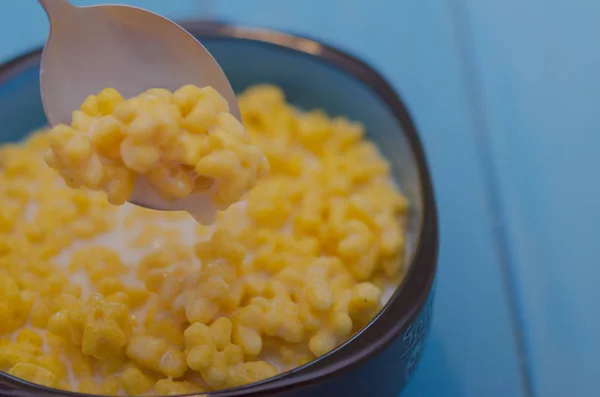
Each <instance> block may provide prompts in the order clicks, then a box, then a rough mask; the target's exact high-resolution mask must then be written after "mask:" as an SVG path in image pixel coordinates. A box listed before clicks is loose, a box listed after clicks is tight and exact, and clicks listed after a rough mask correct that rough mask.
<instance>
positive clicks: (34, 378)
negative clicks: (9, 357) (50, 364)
mask: <svg viewBox="0 0 600 397" xmlns="http://www.w3.org/2000/svg"><path fill="white" fill-rule="evenodd" d="M8 373H9V374H10V375H12V376H16V377H18V378H23V379H25V380H27V381H29V382H32V383H37V384H38V385H42V386H46V387H54V386H56V384H57V380H56V375H54V374H53V373H52V372H51V371H49V370H47V369H46V368H43V367H40V366H38V365H35V364H29V363H18V364H16V365H14V366H13V367H12V368H11V369H10V370H9V371H8Z"/></svg>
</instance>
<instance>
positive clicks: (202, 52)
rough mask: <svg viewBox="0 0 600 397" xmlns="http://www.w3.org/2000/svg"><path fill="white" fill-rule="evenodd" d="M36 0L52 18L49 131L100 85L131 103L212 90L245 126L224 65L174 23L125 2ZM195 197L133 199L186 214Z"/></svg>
mask: <svg viewBox="0 0 600 397" xmlns="http://www.w3.org/2000/svg"><path fill="white" fill-rule="evenodd" d="M38 1H39V3H40V4H41V5H42V7H44V9H45V10H46V13H47V14H48V18H49V20H50V34H49V37H48V41H47V42H46V46H45V47H44V52H43V54H42V60H41V69H40V86H41V95H42V103H43V106H44V112H45V113H46V117H47V119H48V122H49V124H50V125H51V126H55V125H57V124H60V123H65V124H69V123H70V122H71V113H72V111H73V110H75V109H78V108H79V106H80V105H81V103H82V102H83V101H84V99H85V98H86V97H87V96H88V95H91V94H96V93H98V92H99V91H100V90H102V89H103V88H107V87H112V88H115V89H117V90H118V91H119V92H120V93H121V95H123V97H125V98H130V97H133V96H136V95H138V94H140V93H142V92H144V91H146V90H148V89H150V88H166V89H168V90H170V91H173V90H176V89H177V88H179V87H181V86H183V85H186V84H195V85H197V86H199V87H204V86H211V87H213V88H214V89H215V90H217V91H218V92H219V93H220V94H221V95H222V96H223V97H224V98H225V99H226V100H227V102H228V103H229V108H230V112H231V114H232V115H234V116H235V117H236V118H237V119H238V120H240V121H241V115H240V110H239V107H238V103H237V100H236V97H235V93H234V92H233V89H232V88H231V85H230V84H229V80H228V79H227V77H226V76H225V74H224V73H223V71H222V70H221V67H220V66H219V64H218V63H217V62H216V61H215V59H214V58H213V57H212V56H211V54H210V53H209V52H208V50H206V48H204V46H202V44H200V43H199V42H198V40H196V39H195V38H194V36H192V35H191V34H190V33H188V32H187V31H185V30H184V29H183V28H182V27H181V26H179V25H177V24H176V23H175V22H173V21H170V20H168V19H167V18H164V17H161V16H160V15H157V14H154V13H152V12H149V11H146V10H143V9H141V8H137V7H130V6H124V5H97V6H89V7H76V6H74V5H72V4H71V3H70V2H69V0H38ZM138 179H140V178H138ZM193 198H194V197H189V198H188V199H183V200H176V201H172V202H170V201H167V200H164V199H162V198H161V197H160V195H159V194H158V193H156V192H155V191H154V189H142V188H139V189H138V187H137V184H136V188H135V189H134V194H133V196H132V199H131V200H130V201H131V202H132V203H133V204H136V205H139V206H142V207H146V208H151V209H159V210H189V209H190V208H192V207H196V206H197V205H198V202H197V201H196V200H192V199H193ZM190 206H191V207H190Z"/></svg>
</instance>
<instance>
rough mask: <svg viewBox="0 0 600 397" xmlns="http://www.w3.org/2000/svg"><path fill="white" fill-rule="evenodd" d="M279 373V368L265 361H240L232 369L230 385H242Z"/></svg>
mask: <svg viewBox="0 0 600 397" xmlns="http://www.w3.org/2000/svg"><path fill="white" fill-rule="evenodd" d="M275 375H277V369H275V367H274V366H272V365H271V364H269V363H267V362H265V361H253V362H246V363H240V364H238V365H236V366H234V367H232V368H231V369H230V373H229V381H228V386H230V387H235V386H241V385H245V384H248V383H252V382H258V381H260V380H263V379H267V378H270V377H272V376H275Z"/></svg>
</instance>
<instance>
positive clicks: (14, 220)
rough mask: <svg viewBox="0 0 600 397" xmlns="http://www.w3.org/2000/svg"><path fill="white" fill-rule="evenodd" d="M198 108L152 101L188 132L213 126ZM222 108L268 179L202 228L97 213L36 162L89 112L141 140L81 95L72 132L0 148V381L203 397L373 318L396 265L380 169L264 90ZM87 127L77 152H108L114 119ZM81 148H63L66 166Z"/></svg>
mask: <svg viewBox="0 0 600 397" xmlns="http://www.w3.org/2000/svg"><path fill="white" fill-rule="evenodd" d="M197 94H198V91H197V90H195V89H192V88H186V89H183V90H182V91H177V92H176V93H175V94H170V93H168V92H165V91H152V95H153V96H154V97H155V99H154V100H156V101H164V100H166V98H169V95H170V98H171V101H172V103H173V104H174V106H177V107H178V109H180V112H181V113H182V114H185V116H184V117H185V118H188V117H189V119H188V121H190V122H191V120H194V122H193V123H192V124H193V125H202V126H203V127H202V128H205V126H207V125H211V123H214V122H215V121H214V118H212V116H211V114H210V112H205V111H203V110H202V109H197V108H196V107H195V105H194V103H195V102H194V101H195V100H196V95H197ZM148 95H150V94H148ZM239 99H240V106H241V110H242V114H243V118H244V123H245V127H246V131H247V133H248V136H249V138H250V140H251V142H253V144H255V145H257V147H259V148H260V149H261V150H262V151H263V152H264V153H265V154H266V156H267V158H268V161H269V163H270V164H271V172H270V175H269V176H268V177H266V178H264V179H262V180H260V181H259V182H258V183H257V184H256V186H255V187H254V188H253V189H252V190H251V191H250V192H249V194H248V196H247V198H246V199H245V200H244V201H242V202H240V203H237V204H234V205H232V206H231V207H230V208H229V209H227V210H225V211H223V212H221V213H220V214H219V217H218V220H217V222H216V223H215V224H214V225H212V226H210V227H206V226H202V227H200V226H198V224H197V223H195V221H194V220H193V219H192V218H191V217H189V216H187V215H185V214H183V215H182V214H178V213H160V212H152V211H148V210H144V209H140V208H136V207H134V206H131V205H129V204H125V205H122V206H119V207H113V206H111V205H109V204H108V202H107V198H106V195H105V194H104V193H102V192H94V191H91V190H83V189H72V188H70V187H69V184H71V185H74V184H73V183H72V181H70V180H68V179H67V180H64V179H63V178H61V176H60V175H59V174H58V173H57V172H56V171H55V170H53V169H51V168H49V167H48V166H47V165H46V164H45V160H44V152H45V150H46V149H47V148H48V147H51V145H53V144H54V143H55V142H56V140H57V139H58V140H60V139H63V138H64V139H66V138H69V139H72V138H73V136H72V135H73V132H72V130H75V129H83V130H85V129H87V128H90V125H91V123H93V122H94V117H95V115H97V113H102V112H103V114H104V113H107V112H112V113H111V114H112V115H113V117H114V118H115V119H116V120H119V122H121V123H125V122H129V123H131V124H133V125H134V126H135V128H136V130H135V133H136V134H137V135H136V139H140V140H143V139H144V134H146V133H149V132H148V128H149V127H148V125H147V124H144V123H143V122H142V121H143V120H141V121H140V120H137V119H136V118H135V117H136V112H135V109H134V108H135V106H134V107H132V106H128V105H122V104H123V103H125V104H126V103H127V102H123V101H122V100H121V99H120V97H119V96H118V94H117V93H116V92H114V91H107V92H103V93H102V95H99V96H97V97H90V98H88V99H87V100H86V102H85V103H84V106H83V107H82V110H81V111H79V112H76V113H75V114H74V117H73V124H74V126H72V127H69V128H71V129H68V128H62V127H61V128H59V129H58V130H55V131H54V132H52V133H51V134H49V133H48V132H47V131H40V132H38V133H35V134H33V135H32V136H31V137H29V138H28V139H27V141H25V142H23V143H21V144H6V145H3V146H1V147H0V208H2V213H1V214H0V298H1V299H0V313H2V315H3V317H2V318H3V321H2V323H1V324H0V370H1V371H4V372H7V373H10V374H13V375H15V376H18V377H21V378H24V379H26V380H29V381H31V382H35V383H39V384H42V385H47V386H51V387H55V388H59V389H64V390H70V391H80V392H84V393H96V394H103V395H177V394H186V393H194V392H204V391H210V390H215V389H221V388H227V387H235V386H239V385H242V384H246V383H249V382H255V381H258V380H261V379H265V378H268V377H271V376H273V375H275V374H277V373H279V372H281V371H285V370H288V369H291V368H293V367H295V366H298V365H303V364H305V363H307V362H309V361H310V360H313V359H315V358H317V357H320V356H322V355H324V354H327V353H328V352H330V351H331V350H332V349H334V348H335V347H337V346H338V345H340V344H341V343H342V342H344V341H345V340H347V339H348V338H349V337H350V336H351V335H352V334H353V333H355V332H356V331H358V330H359V329H360V328H361V327H362V326H364V324H366V323H367V322H368V321H370V319H372V318H373V316H374V315H375V314H376V313H377V311H378V310H379V309H380V308H381V304H382V301H381V300H382V292H383V288H384V287H386V286H388V287H390V286H391V287H393V286H395V285H396V284H395V283H397V282H398V280H401V278H402V269H403V266H402V257H403V252H404V251H403V247H404V237H405V236H404V230H403V224H402V222H401V220H402V217H403V215H404V213H405V211H406V209H407V202H406V200H405V199H404V197H403V196H402V195H401V194H400V193H399V191H398V190H397V189H396V187H395V186H394V184H393V183H392V182H391V176H390V171H389V165H388V163H387V162H386V161H385V160H384V159H383V158H382V157H381V155H380V154H379V152H378V151H377V149H376V147H375V146H374V145H373V144H372V143H370V142H369V141H367V140H366V139H365V138H364V133H363V129H362V127H361V126H360V125H359V124H357V123H353V122H350V121H348V120H346V119H342V118H330V117H328V116H326V115H325V114H324V113H322V112H318V111H317V112H302V111H299V110H297V109H295V108H293V107H292V106H290V105H289V104H287V103H286V102H285V99H284V96H283V93H282V92H281V90H279V89H278V88H276V87H273V86H256V87H253V88H250V89H249V90H247V91H246V92H245V93H243V94H242V95H240V97H239ZM210 104H211V106H217V107H218V106H221V105H220V104H219V101H218V98H214V99H211V100H210ZM103 117H104V116H103ZM102 120H105V121H103V122H105V123H107V125H108V127H106V131H105V133H106V136H105V138H106V139H107V141H106V142H104V141H102V140H101V141H102V142H104V143H105V145H104V146H102V145H100V146H97V145H95V144H94V143H93V142H92V149H93V151H98V152H101V153H102V155H103V156H107V157H110V156H118V153H116V152H114V151H112V149H111V147H112V146H111V145H112V144H113V143H114V142H117V141H118V139H117V138H118V136H111V134H115V133H116V132H115V131H116V130H113V129H111V128H113V127H114V121H112V120H111V119H105V118H104V119H102ZM136 120H137V121H136ZM217 121H218V120H217ZM221 122H222V123H223V128H225V129H229V128H232V129H233V128H239V125H238V124H235V123H234V121H232V120H230V119H227V120H221ZM111 123H112V124H111ZM227 123H231V124H232V125H229V124H227ZM111 125H112V126H111ZM190 125H191V124H190ZM188 127H189V128H193V127H191V126H188ZM55 134H58V137H57V136H51V135H55ZM112 139H114V142H113V141H111V140H112ZM111 142H113V143H111ZM136 142H137V141H136ZM64 147H65V150H66V147H67V146H64ZM89 148H90V146H89V145H88V144H87V143H85V142H83V141H77V140H76V141H75V142H73V143H72V144H71V143H69V146H68V150H69V151H70V153H71V155H73V158H78V157H77V156H81V157H85V155H88V152H89ZM94 153H96V152H94ZM50 157H52V156H50ZM111 158H112V157H111ZM46 160H48V159H46ZM210 161H212V160H210ZM210 161H208V160H207V161H206V162H205V163H204V165H203V166H205V167H207V169H208V168H211V167H213V168H211V169H213V170H217V169H218V166H217V165H214V164H212V165H210V164H209V165H207V164H208V163H210ZM50 162H52V160H51V161H50ZM250 163H251V162H250ZM214 167H216V168H214ZM215 172H216V171H215ZM217 174H218V173H214V174H212V175H217ZM88 177H89V180H88V182H89V181H93V178H92V177H93V175H92V174H91V173H90V174H89V175H88V176H87V177H86V178H88Z"/></svg>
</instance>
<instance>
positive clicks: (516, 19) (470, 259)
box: [0, 0, 600, 397]
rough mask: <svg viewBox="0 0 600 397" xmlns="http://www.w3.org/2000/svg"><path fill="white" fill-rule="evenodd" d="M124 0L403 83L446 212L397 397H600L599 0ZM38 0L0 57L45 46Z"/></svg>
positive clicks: (4, 37)
mask: <svg viewBox="0 0 600 397" xmlns="http://www.w3.org/2000/svg"><path fill="white" fill-rule="evenodd" d="M124 2H125V3H128V4H134V5H139V6H143V7H146V8H149V9H151V10H153V11H157V12H161V13H164V14H166V15H167V16H169V17H172V18H193V17H200V18H202V17H214V18H219V19H225V20H231V21H234V22H239V23H243V24H249V25H261V26H265V27H273V28H281V29H285V30H289V31H294V32H299V33H302V34H308V35H311V36H314V37H316V38H320V39H323V40H326V41H328V42H331V43H332V44H334V45H336V46H339V47H341V48H343V49H346V50H349V51H350V52H352V53H355V54H356V55H358V56H359V57H361V58H363V59H365V60H366V61H368V62H370V63H371V64H373V65H374V66H375V67H376V68H377V69H379V70H380V71H381V72H382V73H383V74H384V75H385V76H386V77H387V78H388V79H389V80H390V81H391V82H392V84H393V85H394V86H395V87H396V88H397V89H398V91H399V92H400V93H401V95H402V97H403V98H404V100H405V102H406V103H407V105H408V107H409V108H410V111H411V113H412V115H413V117H414V119H415V122H416V124H417V127H418V129H419V130H420V132H421V135H422V139H423V141H424V144H425V148H426V151H427V155H428V158H429V161H430V165H431V169H432V174H433V179H434V185H435V190H436V195H437V199H438V202H439V211H440V222H441V225H440V226H441V250H440V266H439V278H438V290H437V302H436V305H435V309H434V310H435V312H434V328H433V332H432V335H431V339H430V341H429V344H428V346H427V349H426V353H425V357H424V359H423V362H422V365H421V368H420V369H419V370H418V372H417V375H416V378H415V379H414V381H413V382H412V384H411V385H410V386H409V388H408V389H407V390H406V392H405V393H404V394H403V395H406V396H409V397H417V396H432V397H437V396H443V397H454V396H456V397H480V396H481V397H505V396H511V397H512V396H515V397H521V396H523V397H529V396H540V397H541V396H543V397H546V396H548V397H554V396H571V395H577V396H595V395H598V393H597V392H596V390H597V389H598V387H599V386H600V365H599V364H598V361H599V359H600V348H599V346H600V345H599V344H598V342H597V341H596V338H597V337H598V335H600V316H599V315H598V314H599V311H598V309H596V302H600V289H598V287H597V286H596V285H597V280H598V279H599V276H600V270H599V269H600V267H599V266H598V265H599V264H600V261H599V260H598V259H597V254H596V250H595V244H594V243H595V240H596V235H597V233H596V225H597V224H598V222H599V221H600V209H599V208H600V207H599V206H598V204H597V201H598V200H597V197H598V196H599V193H600V187H599V186H600V184H599V182H598V177H597V176H596V170H598V169H600V134H599V133H598V128H597V127H596V123H595V122H596V120H595V119H596V117H594V116H595V115H596V108H597V107H598V106H599V105H598V104H600V80H596V79H595V72H597V71H598V70H600V51H599V49H600V45H599V44H598V40H597V37H598V26H599V25H598V24H597V21H599V20H600V2H598V1H597V0H576V1H571V2H566V1H559V0H523V1H519V0H504V1H497V0H394V1H385V0H373V1H369V2H366V1H361V0H328V1H317V0H303V1H291V0H252V1H249V0H227V1H214V0H213V1H209V0H177V1H168V2H167V1H164V0H138V1H135V0H130V1H124ZM35 3H36V2H35V1H33V0H3V2H2V5H1V6H0V61H5V60H7V59H9V58H11V57H13V56H15V55H17V54H19V53H21V52H23V51H25V50H27V49H30V48H33V47H35V46H38V45H40V44H41V43H42V42H43V40H44V37H45V35H46V32H47V22H46V20H45V16H44V15H43V12H42V11H41V10H40V9H39V8H38V6H37V5H36V4H35ZM76 3H78V4H92V3H96V2H94V1H89V0H85V1H76ZM0 111H1V110H0Z"/></svg>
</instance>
